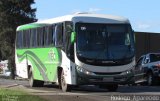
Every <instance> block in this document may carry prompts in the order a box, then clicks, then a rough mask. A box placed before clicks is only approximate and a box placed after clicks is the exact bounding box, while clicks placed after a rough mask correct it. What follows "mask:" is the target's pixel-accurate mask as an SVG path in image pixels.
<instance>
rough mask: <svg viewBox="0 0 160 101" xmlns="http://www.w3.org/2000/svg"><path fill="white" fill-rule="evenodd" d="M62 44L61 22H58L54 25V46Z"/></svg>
mask: <svg viewBox="0 0 160 101" xmlns="http://www.w3.org/2000/svg"><path fill="white" fill-rule="evenodd" d="M62 45H63V24H62V23H59V24H56V26H55V46H56V47H62Z"/></svg>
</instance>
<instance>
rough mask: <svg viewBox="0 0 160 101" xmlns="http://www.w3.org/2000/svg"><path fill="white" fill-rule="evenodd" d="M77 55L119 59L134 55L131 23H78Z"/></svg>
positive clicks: (98, 58) (101, 58)
mask: <svg viewBox="0 0 160 101" xmlns="http://www.w3.org/2000/svg"><path fill="white" fill-rule="evenodd" d="M76 32H77V55H78V56H79V57H83V58H87V59H96V60H117V59H124V58H131V57H133V55H134V42H133V41H134V40H133V33H132V30H131V26H130V25H129V24H93V23H92V24H90V23H77V24H76Z"/></svg>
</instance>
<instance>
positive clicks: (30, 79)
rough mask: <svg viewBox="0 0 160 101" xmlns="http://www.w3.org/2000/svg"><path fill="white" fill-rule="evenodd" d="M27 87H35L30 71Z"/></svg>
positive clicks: (35, 83)
mask: <svg viewBox="0 0 160 101" xmlns="http://www.w3.org/2000/svg"><path fill="white" fill-rule="evenodd" d="M29 85H30V87H36V85H37V82H36V80H34V78H33V74H32V71H30V73H29Z"/></svg>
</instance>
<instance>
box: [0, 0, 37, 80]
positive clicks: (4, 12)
mask: <svg viewBox="0 0 160 101" xmlns="http://www.w3.org/2000/svg"><path fill="white" fill-rule="evenodd" d="M34 3H35V2H34V0H0V59H8V61H9V64H8V66H9V68H10V69H11V71H12V74H14V70H15V65H14V64H15V61H14V56H15V52H14V50H15V37H16V28H17V26H19V25H23V24H26V23H31V22H35V21H37V19H36V18H35V17H36V16H35V12H36V9H35V8H32V7H31V5H32V4H34ZM12 77H13V75H12Z"/></svg>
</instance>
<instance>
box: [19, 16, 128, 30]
mask: <svg viewBox="0 0 160 101" xmlns="http://www.w3.org/2000/svg"><path fill="white" fill-rule="evenodd" d="M64 21H73V22H74V23H76V22H84V23H130V22H129V20H128V19H127V18H124V17H120V16H113V15H104V14H92V13H91V14H90V13H78V14H73V15H66V16H61V17H56V18H52V19H47V20H44V21H38V22H35V23H30V24H26V25H22V26H19V27H18V28H17V31H20V30H26V29H30V28H36V27H41V26H45V25H49V24H54V23H60V22H64Z"/></svg>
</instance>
